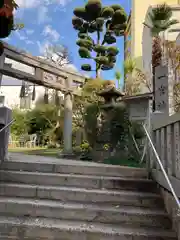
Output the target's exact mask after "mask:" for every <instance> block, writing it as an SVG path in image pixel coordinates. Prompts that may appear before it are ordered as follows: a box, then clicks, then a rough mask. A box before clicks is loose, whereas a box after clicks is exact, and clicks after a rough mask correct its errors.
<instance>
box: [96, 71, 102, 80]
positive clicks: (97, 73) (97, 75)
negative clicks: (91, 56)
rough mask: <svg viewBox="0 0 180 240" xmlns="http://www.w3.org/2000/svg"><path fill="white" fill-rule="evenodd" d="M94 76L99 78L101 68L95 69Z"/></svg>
mask: <svg viewBox="0 0 180 240" xmlns="http://www.w3.org/2000/svg"><path fill="white" fill-rule="evenodd" d="M96 78H101V69H96Z"/></svg>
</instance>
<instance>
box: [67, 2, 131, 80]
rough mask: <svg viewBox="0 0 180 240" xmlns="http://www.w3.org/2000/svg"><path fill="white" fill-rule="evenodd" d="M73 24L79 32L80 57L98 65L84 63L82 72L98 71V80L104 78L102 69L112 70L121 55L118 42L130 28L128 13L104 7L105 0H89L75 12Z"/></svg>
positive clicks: (112, 6) (111, 6) (116, 8)
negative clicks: (117, 45) (128, 27)
mask: <svg viewBox="0 0 180 240" xmlns="http://www.w3.org/2000/svg"><path fill="white" fill-rule="evenodd" d="M72 24H73V27H74V29H75V30H76V31H77V32H78V39H77V41H76V44H77V45H78V46H79V56H80V57H81V58H85V59H89V60H93V61H94V62H95V64H93V66H92V64H83V65H82V66H81V69H82V70H84V71H95V72H96V77H100V72H101V70H103V71H105V70H110V69H112V68H113V67H114V66H115V63H116V56H117V54H118V53H119V49H118V48H117V47H116V40H117V38H118V37H121V36H124V34H125V30H126V27H127V15H126V13H125V10H124V9H123V8H122V7H121V6H120V5H117V4H116V5H110V6H103V5H102V2H101V0H88V1H87V3H86V4H85V5H84V6H82V7H77V8H75V9H74V16H73V18H72ZM91 62H92V61H91ZM94 65H95V69H93V68H94Z"/></svg>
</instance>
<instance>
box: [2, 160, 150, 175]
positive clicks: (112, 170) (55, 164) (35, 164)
mask: <svg viewBox="0 0 180 240" xmlns="http://www.w3.org/2000/svg"><path fill="white" fill-rule="evenodd" d="M38 158H39V156H36V158H33V157H32V156H27V159H26V156H24V158H23V159H21V160H10V161H5V162H4V163H2V165H1V169H4V170H15V171H19V170H22V171H28V172H46V173H47V172H49V173H63V174H79V175H80V174H82V175H95V176H114V177H129V178H130V177H131V178H147V171H146V169H141V168H129V167H120V166H113V165H105V164H98V163H91V162H84V161H76V160H66V159H63V161H62V159H57V160H51V159H48V160H46V161H45V159H46V158H42V160H41V161H40V160H39V161H38ZM24 159H25V160H24Z"/></svg>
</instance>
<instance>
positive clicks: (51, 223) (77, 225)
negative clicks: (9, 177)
mask: <svg viewBox="0 0 180 240" xmlns="http://www.w3.org/2000/svg"><path fill="white" fill-rule="evenodd" d="M0 233H1V238H2V237H3V238H2V239H4V240H8V239H16V240H19V239H23V240H24V239H28V240H32V239H33V240H35V239H38V240H65V239H66V240H79V239H81V240H89V239H93V240H120V239H121V240H130V239H133V240H149V239H151V240H162V239H164V240H175V239H177V238H176V236H175V234H174V233H173V232H171V231H167V230H159V229H157V230H156V229H154V228H144V227H125V226H114V225H109V224H97V223H95V224H93V223H85V222H77V221H62V220H57V219H45V218H29V217H28V218H27V217H22V218H21V217H18V218H15V217H6V216H5V217H2V216H1V217H0Z"/></svg>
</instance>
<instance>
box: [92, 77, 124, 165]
mask: <svg viewBox="0 0 180 240" xmlns="http://www.w3.org/2000/svg"><path fill="white" fill-rule="evenodd" d="M109 82H110V81H107V84H106V85H105V86H104V89H103V90H102V91H100V92H99V93H98V95H99V96H101V97H102V98H104V103H103V104H101V105H100V114H99V116H98V118H97V128H98V136H97V141H96V144H95V148H94V151H93V152H94V153H93V155H94V158H96V159H97V158H98V159H97V160H98V161H100V162H102V161H103V159H104V158H107V157H108V156H110V155H111V150H112V149H111V147H110V146H111V144H110V139H111V117H112V115H113V113H112V111H113V109H114V108H115V107H116V106H118V105H119V104H120V103H119V102H118V101H119V99H120V98H122V96H124V94H123V93H122V92H121V91H120V90H118V89H116V87H115V84H113V83H112V82H110V84H109ZM117 100H118V101H117Z"/></svg>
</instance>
